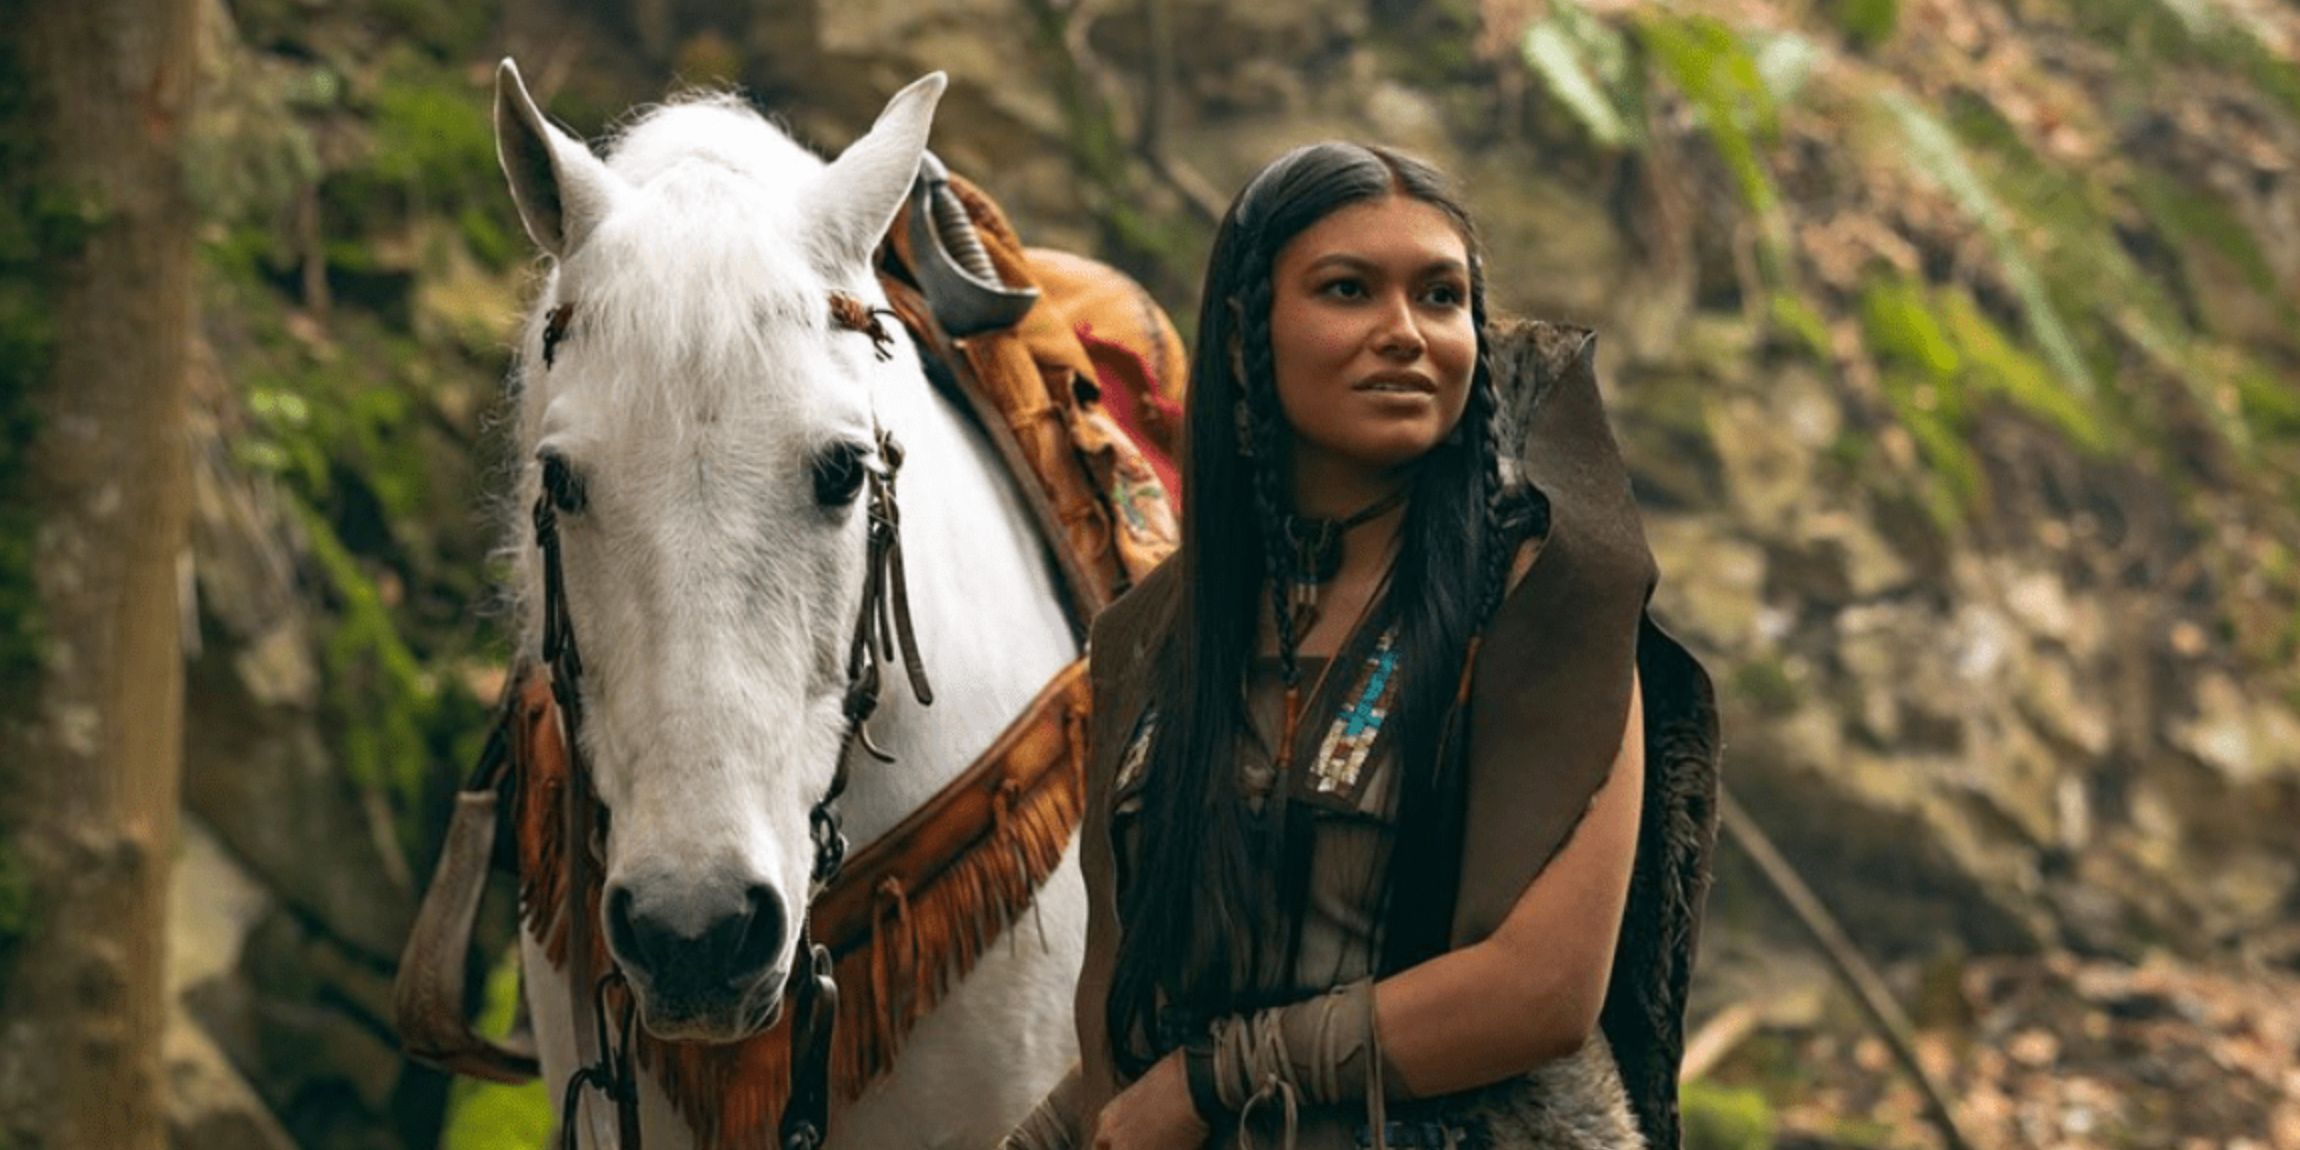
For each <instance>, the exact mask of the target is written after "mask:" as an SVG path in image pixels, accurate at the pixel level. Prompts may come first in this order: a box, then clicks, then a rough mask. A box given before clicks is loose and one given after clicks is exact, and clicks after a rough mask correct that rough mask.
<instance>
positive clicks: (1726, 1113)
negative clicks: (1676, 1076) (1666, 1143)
mask: <svg viewBox="0 0 2300 1150" xmlns="http://www.w3.org/2000/svg"><path fill="white" fill-rule="evenodd" d="M1678 1100H1679V1104H1680V1105H1681V1106H1682V1108H1683V1113H1684V1129H1685V1150H1772V1146H1773V1134H1774V1131H1775V1129H1776V1128H1777V1127H1778V1125H1779V1121H1778V1119H1776V1118H1775V1117H1774V1114H1773V1104H1772V1103H1771V1102H1768V1101H1766V1100H1765V1095H1764V1094H1763V1093H1762V1092H1760V1091H1757V1090H1753V1089H1748V1088H1742V1087H1730V1086H1718V1085H1715V1084H1713V1083H1709V1082H1701V1081H1696V1082H1688V1083H1686V1084H1685V1087H1684V1089H1682V1090H1681V1091H1679V1093H1678Z"/></svg>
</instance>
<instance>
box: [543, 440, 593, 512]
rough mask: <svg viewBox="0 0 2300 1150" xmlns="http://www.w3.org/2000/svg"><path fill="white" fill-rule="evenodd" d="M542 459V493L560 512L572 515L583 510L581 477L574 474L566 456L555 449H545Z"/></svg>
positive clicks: (573, 469)
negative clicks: (549, 498)
mask: <svg viewBox="0 0 2300 1150" xmlns="http://www.w3.org/2000/svg"><path fill="white" fill-rule="evenodd" d="M540 458H541V459H542V461H543V493H544V494H545V495H548V496H550V497H551V505H552V506H553V507H556V508H558V509H559V511H560V513H561V514H564V515H573V514H575V513H576V512H578V511H581V510H583V505H584V502H585V500H584V497H583V477H582V476H580V475H577V474H575V468H574V466H573V465H571V464H569V463H568V462H567V457H566V456H564V455H561V454H559V453H558V452H556V451H546V452H544V453H543V454H542V456H541V457H540Z"/></svg>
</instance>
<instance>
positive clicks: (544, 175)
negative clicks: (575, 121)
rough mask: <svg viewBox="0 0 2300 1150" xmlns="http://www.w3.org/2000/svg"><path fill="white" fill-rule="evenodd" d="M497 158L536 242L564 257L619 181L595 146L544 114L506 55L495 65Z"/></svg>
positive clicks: (600, 215)
mask: <svg viewBox="0 0 2300 1150" xmlns="http://www.w3.org/2000/svg"><path fill="white" fill-rule="evenodd" d="M495 158H496V160H497V162H499V163H501V164H502V165H503V175H504V178H506V179H508V180H509V181H510V182H511V202H512V203H513V204H515V205H517V206H518V208H519V222H520V223H522V224H525V225H526V226H527V234H528V235H529V236H530V237H532V238H533V239H534V240H535V243H536V246H538V247H541V248H542V249H543V250H544V251H547V252H550V253H551V254H552V255H553V256H556V257H558V258H560V259H565V258H567V255H568V253H570V252H573V251H574V250H575V249H576V248H577V247H578V246H580V245H581V244H582V242H583V240H584V237H586V236H588V235H590V233H591V229H592V228H594V227H596V226H598V223H599V221H600V220H601V219H603V218H605V217H606V215H607V209H608V208H609V207H611V206H612V205H613V204H614V202H615V192H616V189H617V188H618V187H619V186H620V177H618V176H616V175H615V173H613V172H610V171H608V170H607V165H605V164H603V163H600V162H599V157H597V156H595V155H592V154H591V149H589V148H587V147H584V146H583V144H582V143H581V142H580V141H578V140H576V139H574V138H573V137H571V136H569V135H567V134H566V133H565V132H562V131H560V130H559V129H557V128H555V127H552V126H551V123H550V122H549V121H547V120H545V119H544V118H543V113H542V112H541V111H540V110H539V109H537V108H536V107H535V100H534V98H533V97H531V96H529V95H528V94H527V84H526V82H525V81H522V80H521V79H520V78H519V66H518V65H516V64H513V63H512V62H511V58H510V57H508V56H506V57H504V59H503V63H501V64H499V65H497V66H496V68H495Z"/></svg>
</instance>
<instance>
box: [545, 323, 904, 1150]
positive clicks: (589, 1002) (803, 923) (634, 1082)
mask: <svg viewBox="0 0 2300 1150" xmlns="http://www.w3.org/2000/svg"><path fill="white" fill-rule="evenodd" d="M573 306H574V305H572V304H562V305H561V306H560V308H559V309H557V310H555V311H554V312H553V313H552V314H553V319H554V323H555V325H556V326H557V327H558V328H559V329H560V332H559V334H560V335H562V336H563V335H564V332H565V326H566V322H567V320H568V319H569V318H571V317H572V314H573ZM879 314H880V313H879V312H877V311H876V310H874V309H872V308H869V307H868V306H866V305H864V304H863V303H862V302H861V301H860V300H857V299H855V298H854V297H852V296H848V295H844V294H834V295H833V296H832V297H831V319H832V323H833V324H834V325H835V326H837V327H841V328H844V329H847V330H850V331H857V332H861V333H862V334H864V335H867V336H869V337H870V338H871V340H872V344H873V347H874V350H875V351H876V352H877V355H878V358H879V360H880V361H881V362H885V361H886V360H887V359H888V358H890V351H889V345H890V343H891V338H890V337H889V336H888V335H887V333H886V331H885V329H884V328H883V327H882V326H881V325H880V324H879V322H878V315H879ZM553 342H554V343H556V342H557V341H556V340H554V341H553ZM549 358H550V357H548V356H547V357H546V366H547V369H548V360H549ZM871 422H872V428H873V438H874V440H875V445H876V451H875V452H874V454H873V455H872V456H871V457H870V458H867V459H864V460H861V461H860V466H861V467H862V468H863V473H864V484H865V497H864V509H865V514H866V515H867V516H868V517H869V518H868V524H867V528H866V532H867V543H866V546H867V549H868V550H867V555H866V558H865V560H864V575H863V589H862V601H861V604H860V605H859V606H858V607H857V609H856V612H855V623H854V632H853V635H852V637H851V638H850V639H849V640H848V644H847V661H846V679H847V682H846V691H845V696H844V698H843V700H842V702H841V710H842V712H843V714H844V716H845V718H846V734H845V736H844V738H842V739H841V741H840V744H839V756H838V762H837V767H836V769H835V770H834V771H833V772H832V775H831V784H830V787H829V789H828V790H827V791H826V792H825V793H824V795H823V797H822V798H821V799H820V800H818V801H817V802H816V803H815V805H814V808H813V809H812V810H811V811H809V812H808V816H807V824H808V831H809V834H810V837H812V839H813V840H814V848H815V860H814V867H813V871H812V874H811V875H810V878H809V885H808V890H807V903H808V905H809V906H812V905H813V903H814V901H815V899H816V897H817V896H819V895H820V894H821V893H822V891H823V890H824V888H825V887H827V886H829V885H830V883H831V882H832V880H834V879H835V878H837V877H838V874H839V869H840V867H841V866H843V865H844V864H845V861H846V854H847V845H848V844H847V837H846V833H845V831H844V830H843V829H841V826H840V816H839V810H838V800H839V796H840V795H842V794H844V793H845V792H846V788H847V780H848V774H849V764H850V763H851V762H852V760H853V756H854V751H855V749H856V748H857V747H860V748H861V749H862V750H863V752H864V753H866V754H868V755H869V756H870V757H871V758H873V759H876V760H878V761H879V762H882V763H891V762H893V761H894V756H892V755H890V754H888V753H887V752H886V751H884V750H882V749H880V747H879V746H878V744H877V743H875V742H873V741H872V739H871V736H870V720H871V716H873V715H874V714H876V713H877V711H878V705H879V699H880V689H881V686H882V685H883V682H884V679H885V675H884V669H885V666H886V664H887V663H888V662H889V661H890V660H892V659H894V658H895V657H896V656H897V654H898V652H899V654H900V657H901V659H902V664H903V671H904V673H905V676H906V677H907V678H908V680H909V682H910V689H911V694H912V695H913V696H914V697H915V698H917V700H918V701H919V703H920V704H921V705H925V704H930V703H932V702H933V701H934V689H933V687H932V686H931V685H930V684H929V683H928V682H927V678H926V668H925V666H924V664H923V663H922V662H921V661H920V659H919V652H918V636H917V632H916V629H915V628H914V627H913V626H912V623H911V616H910V588H909V582H908V579H907V578H906V576H905V573H904V570H903V553H902V510H901V506H900V504H899V503H898V502H897V501H896V498H895V477H896V475H897V474H898V473H899V472H900V471H901V470H902V462H903V450H902V445H901V444H900V443H899V442H897V441H896V439H895V437H894V435H893V433H892V432H889V431H887V430H886V429H885V428H883V427H880V426H879V425H878V419H877V416H876V414H875V412H874V414H873V416H872V420H871ZM582 502H583V495H582V489H581V486H580V484H579V483H578V482H577V481H576V479H575V477H574V476H573V475H571V474H569V473H568V472H567V470H566V468H565V467H564V466H560V467H553V466H550V465H549V463H548V462H547V463H546V464H545V467H544V490H543V491H542V492H541V493H540V494H538V495H537V497H536V500H535V511H534V524H535V545H536V548H537V550H539V551H540V552H541V553H542V557H543V651H542V654H543V661H544V664H545V665H546V666H547V667H549V669H550V674H551V695H552V699H553V701H554V702H555V703H557V704H558V713H559V716H560V723H561V724H562V730H563V741H564V743H565V746H566V749H567V771H568V776H567V788H568V790H567V800H566V802H565V804H564V805H565V812H566V813H565V819H564V824H563V826H562V827H561V833H562V834H563V835H564V836H565V842H566V850H565V855H566V858H567V868H568V883H567V888H566V889H567V891H568V898H569V900H570V905H569V906H568V907H566V908H564V913H566V914H567V915H568V916H569V923H568V948H567V953H568V982H569V986H570V989H571V990H572V991H573V992H574V994H573V997H574V1000H575V1003H576V1013H577V1017H576V1019H575V1041H576V1058H577V1062H578V1064H579V1066H578V1069H577V1070H576V1072H575V1074H574V1076H573V1077H571V1078H570V1079H568V1082H567V1088H566V1092H565V1094H564V1095H563V1096H562V1098H561V1102H560V1131H561V1133H560V1137H561V1139H562V1144H563V1146H564V1147H565V1148H566V1150H576V1147H577V1141H576V1134H575V1130H576V1124H577V1116H578V1115H579V1114H580V1113H583V1112H584V1111H583V1107H582V1099H583V1093H584V1091H585V1090H586V1089H591V1090H596V1091H598V1092H599V1093H600V1095H601V1096H602V1097H603V1098H605V1099H606V1100H607V1101H609V1102H612V1103H613V1104H614V1106H615V1114H616V1117H615V1122H614V1125H612V1126H610V1125H609V1124H608V1122H607V1118H606V1116H605V1115H604V1114H602V1113H600V1112H599V1111H597V1110H592V1111H590V1112H589V1113H590V1115H591V1120H590V1124H591V1141H592V1145H593V1147H594V1150H638V1148H639V1137H640V1134H639V1114H638V1102H639V1091H638V1073H637V1068H636V1066H635V1065H634V1057H633V1052H632V1041H631V1040H632V1033H633V1027H634V1022H635V1015H636V1011H637V1004H636V1000H635V999H634V998H633V996H632V995H631V993H630V991H629V986H628V983H627V982H626V981H625V979H624V976H623V973H622V971H621V970H620V969H618V968H616V966H615V965H614V960H613V958H612V957H611V956H610V958H609V959H608V963H607V965H608V969H606V970H604V971H600V970H595V969H593V967H594V964H595V962H596V960H597V959H596V955H597V953H598V952H596V951H595V950H594V948H593V939H592V932H593V931H594V930H596V929H597V927H598V923H597V921H596V918H595V912H594V911H593V910H592V909H591V908H590V907H589V906H588V905H587V900H586V896H585V893H584V892H586V891H588V890H589V889H591V881H590V880H591V878H592V875H591V871H592V868H594V867H598V866H600V865H602V863H601V859H600V857H599V848H600V847H601V846H602V845H603V844H604V842H605V839H606V834H605V827H604V819H603V818H601V816H604V815H606V814H608V812H607V811H606V810H605V809H604V808H603V807H601V806H599V804H598V803H597V801H596V799H595V798H594V797H593V795H592V793H591V777H590V769H589V766H588V764H587V763H586V761H585V758H584V754H583V744H582V738H581V732H582V726H583V696H582V691H581V683H582V677H583V657H582V654H581V649H580V648H579V647H578V646H577V644H576V642H575V625H574V619H573V618H572V616H571V615H570V614H569V610H568V605H567V589H566V572H565V569H564V567H563V565H562V563H561V561H560V554H559V510H560V508H562V507H570V508H572V507H580V506H581V505H582ZM810 920H811V915H809V914H808V913H807V911H806V910H805V909H803V908H802V910H801V911H800V914H799V946H798V954H799V957H800V959H801V962H802V964H803V965H801V966H799V967H797V968H796V969H794V970H793V971H792V973H791V978H790V983H789V984H788V987H787V993H788V995H789V1005H790V1008H791V1009H792V1011H793V1012H794V1013H793V1015H792V1025H791V1047H792V1050H791V1055H792V1056H791V1089H790V1096H789V1101H788V1102H787V1103H786V1105H785V1106H784V1109H783V1117H782V1125H781V1128H780V1129H779V1131H778V1133H777V1136H776V1140H777V1141H778V1142H779V1143H780V1144H781V1145H782V1147H783V1150H816V1148H817V1147H820V1146H821V1145H822V1142H823V1138H824V1135H825V1132H826V1131H827V1129H828V1125H829V1116H830V1055H831V1031H832V1023H833V1021H834V1020H835V1019H836V1018H837V1017H838V999H839V988H838V983H837V981H836V979H835V978H833V976H832V958H831V953H830V949H829V948H828V947H825V946H823V945H822V944H821V943H819V942H816V941H815V939H814V934H813V930H812V927H811V923H810ZM616 991H620V993H612V992H616ZM617 999H619V1000H620V1003H621V1010H620V1012H619V1017H616V1018H614V1019H613V1020H612V1022H611V1021H610V1009H609V1008H610V1005H611V1003H612V1002H614V1001H615V1000H617Z"/></svg>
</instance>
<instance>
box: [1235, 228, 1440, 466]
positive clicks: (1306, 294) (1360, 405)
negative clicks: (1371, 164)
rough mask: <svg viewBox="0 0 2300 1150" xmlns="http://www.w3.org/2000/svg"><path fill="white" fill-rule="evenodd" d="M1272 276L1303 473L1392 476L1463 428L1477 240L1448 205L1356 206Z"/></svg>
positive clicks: (1290, 416)
mask: <svg viewBox="0 0 2300 1150" xmlns="http://www.w3.org/2000/svg"><path fill="white" fill-rule="evenodd" d="M1271 276H1272V282H1271V285H1270V286H1271V302H1270V350H1271V356H1272V360H1273V363H1274V367H1275V369H1276V374H1277V386H1278V402H1279V405H1280V406H1281V407H1282V408H1283V409H1284V410H1285V413H1286V421H1287V422H1288V423H1289V424H1291V425H1292V427H1293V432H1294V459H1295V468H1296V476H1297V480H1298V481H1300V482H1305V483H1306V482H1309V481H1310V480H1311V479H1312V477H1313V476H1316V475H1319V474H1320V473H1331V472H1333V471H1335V470H1337V469H1340V470H1344V471H1356V472H1361V473H1362V472H1373V473H1387V472H1390V471H1393V470H1395V469H1396V468H1398V467H1400V466H1402V465H1404V464H1407V463H1410V462H1412V461H1413V460H1415V459H1418V458H1420V457H1421V456H1422V455H1423V454H1424V453H1426V452H1428V451H1429V450H1430V449H1431V448H1432V447H1435V446H1437V444H1438V443H1439V441H1441V440H1443V439H1444V438H1445V436H1446V434H1447V433H1448V432H1450V431H1451V430H1453V426H1454V424H1455V423H1457V422H1459V421H1460V419H1461V414H1462V408H1463V407H1464V406H1466V405H1467V403H1468V402H1469V385H1470V377H1471V374H1472V372H1473V371H1474V369H1475V367H1476V364H1477V328H1476V325H1475V323H1474V322H1473V321H1472V319H1471V316H1470V300H1469V250H1468V246H1467V244H1466V243H1465V242H1464V241H1463V239H1462V235H1461V233H1460V232H1459V231H1457V230H1455V228H1454V224H1453V221H1452V220H1450V219H1448V218H1447V217H1446V215H1445V213H1444V212H1442V211H1440V210H1438V209H1437V208H1435V207H1432V206H1430V205H1429V204H1426V203H1423V202H1421V201H1420V200H1416V199H1413V198H1410V197H1407V196H1402V195H1390V196H1385V197H1383V198H1382V199H1379V200H1367V201H1363V202H1360V203H1356V204H1352V205H1350V206H1349V207H1346V208H1342V209H1340V210H1338V211H1336V212H1334V213H1333V214H1332V215H1329V216H1327V217H1326V218H1324V219H1322V220H1319V221H1318V222H1317V223H1315V224H1313V225H1311V226H1310V227H1309V228H1307V229H1305V230H1304V231H1303V232H1302V233H1301V234H1299V235H1297V236H1295V237H1294V238H1293V239H1292V240H1291V241H1289V242H1288V243H1287V244H1286V246H1285V247H1284V248H1283V249H1281V250H1280V251H1279V252H1278V258H1277V262H1276V265H1275V267H1274V268H1273V269H1272V271H1271ZM1334 478H1340V477H1339V476H1335V477H1334ZM1305 510H1307V508H1305Z"/></svg>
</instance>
